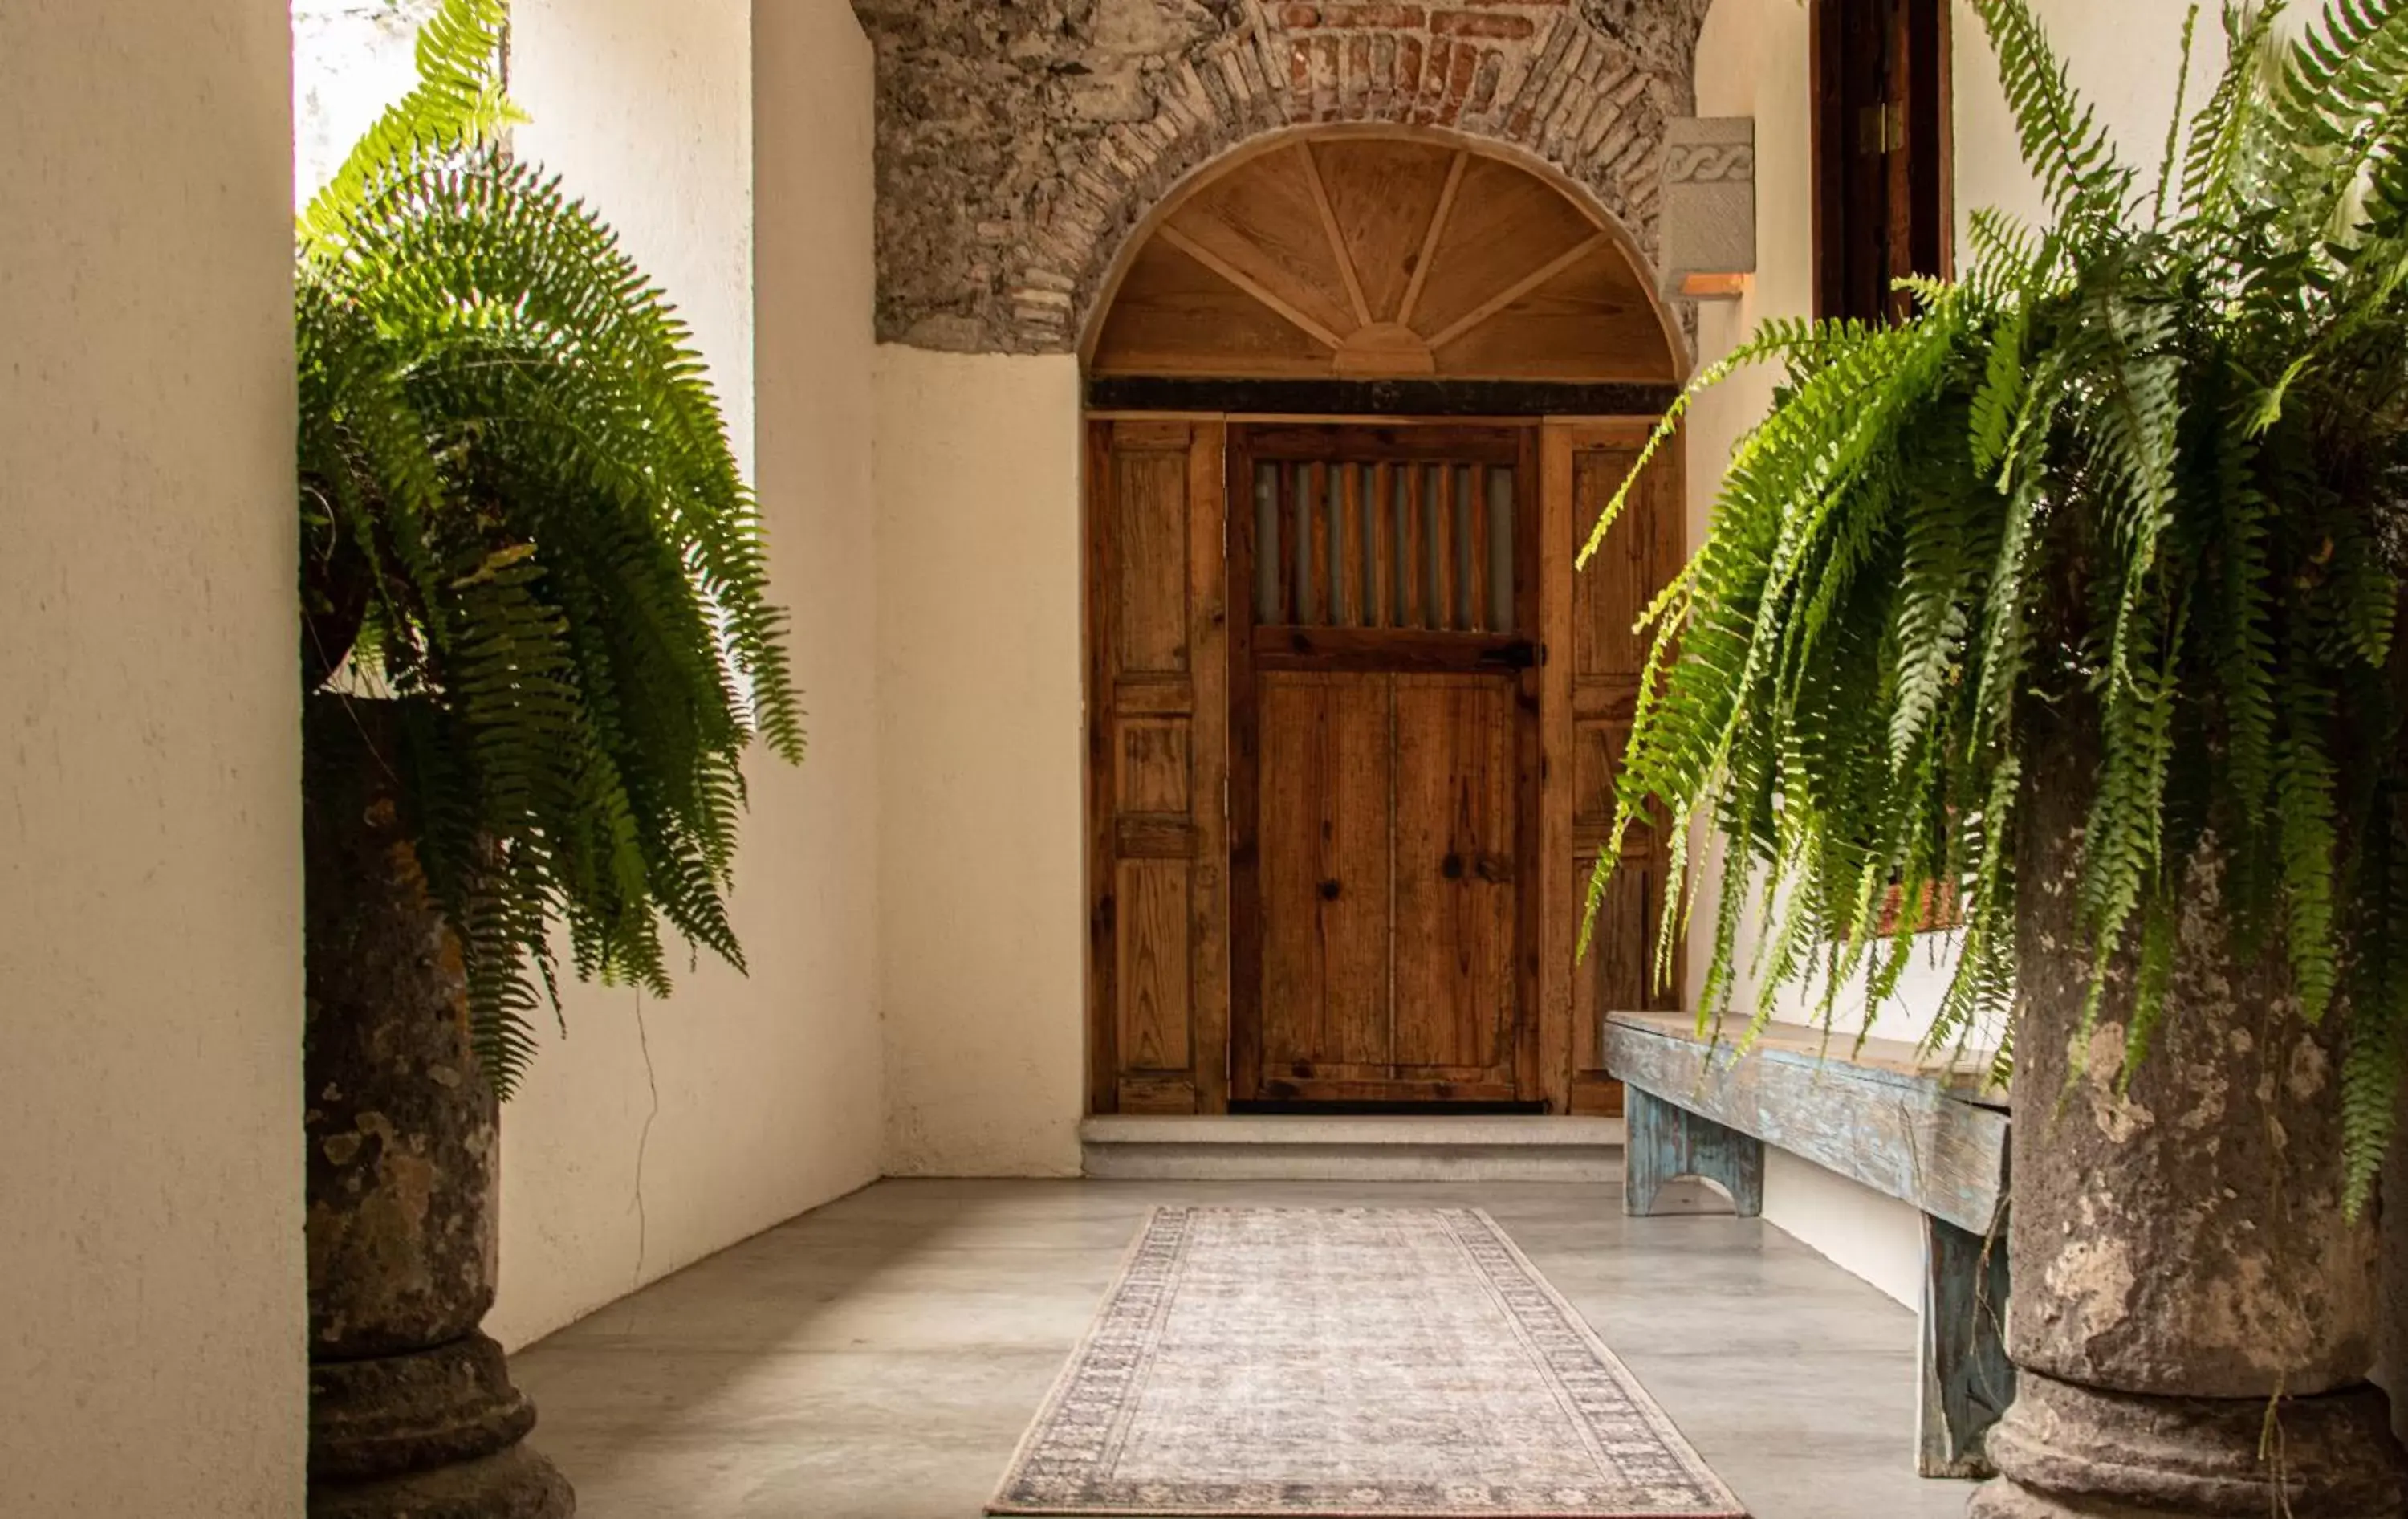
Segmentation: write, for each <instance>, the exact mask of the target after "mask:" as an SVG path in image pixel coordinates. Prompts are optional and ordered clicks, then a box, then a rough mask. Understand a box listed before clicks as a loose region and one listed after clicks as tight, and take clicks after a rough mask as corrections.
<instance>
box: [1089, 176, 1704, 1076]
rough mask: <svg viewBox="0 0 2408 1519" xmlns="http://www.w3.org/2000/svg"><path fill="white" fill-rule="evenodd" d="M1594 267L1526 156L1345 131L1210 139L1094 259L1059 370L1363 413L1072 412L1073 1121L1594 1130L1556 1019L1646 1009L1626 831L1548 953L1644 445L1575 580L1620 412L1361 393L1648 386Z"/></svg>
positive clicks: (1636, 579)
mask: <svg viewBox="0 0 2408 1519" xmlns="http://www.w3.org/2000/svg"><path fill="white" fill-rule="evenodd" d="M1627 249H1628V244H1627V238H1625V237H1624V236H1622V235H1621V234H1620V233H1619V231H1618V230H1617V229H1615V228H1613V226H1611V225H1609V224H1608V223H1606V222H1604V221H1603V220H1602V219H1601V218H1599V217H1598V215H1596V214H1595V213H1594V212H1593V211H1592V210H1591V209H1589V208H1586V207H1585V206H1584V204H1583V203H1582V202H1580V201H1579V200H1578V199H1577V198H1575V197H1574V196H1572V195H1570V194H1569V193H1566V189H1565V187H1564V186H1563V185H1561V184H1558V183H1555V182H1553V181H1551V180H1549V179H1547V178H1545V177H1544V175H1543V174H1541V173H1537V172H1533V171H1532V170H1531V169H1529V168H1527V167H1526V166H1522V165H1516V164H1514V163H1511V162H1507V161H1505V160H1503V159H1501V158H1498V157H1497V156H1495V155H1493V154H1491V153H1488V152H1485V151H1484V150H1478V149H1475V148H1472V147H1469V146H1467V145H1465V144H1462V143H1460V142H1456V141H1453V140H1444V139H1441V138H1437V137H1435V136H1432V135H1430V134H1416V133H1401V132H1381V133H1375V134H1366V133H1361V132H1353V133H1343V134H1340V135H1337V136H1329V137H1326V138H1317V137H1312V138H1292V139H1287V140H1284V141H1282V142H1279V143H1276V144H1273V145H1270V146H1269V147H1267V148H1264V149H1262V150H1251V151H1247V152H1243V153H1241V154H1240V157H1239V160H1238V161H1237V162H1235V163H1234V164H1233V165H1232V166H1230V167H1229V168H1227V169H1226V171H1225V172H1222V173H1219V174H1215V175H1209V176H1206V177H1204V178H1203V179H1200V180H1199V181H1198V182H1197V183H1195V184H1193V185H1191V186H1190V187H1188V188H1187V189H1186V190H1185V191H1184V192H1183V193H1182V194H1181V195H1180V196H1179V197H1178V198H1177V199H1176V200H1175V201H1174V203H1172V204H1171V205H1169V206H1168V207H1166V208H1164V209H1163V210H1162V211H1160V212H1159V213H1157V215H1156V216H1155V217H1154V219H1153V222H1152V223H1151V225H1150V228H1149V229H1148V232H1147V235H1146V236H1143V237H1142V238H1141V239H1140V241H1139V243H1138V246H1137V247H1136V248H1135V250H1134V251H1133V252H1132V253H1131V255H1130V256H1129V259H1128V262H1127V264H1126V265H1125V268H1124V269H1123V270H1122V272H1121V274H1120V277H1119V278H1118V279H1117V282H1116V292H1115V294H1114V295H1113V297H1112V299H1111V302H1110V303H1109V305H1108V307H1107V308H1106V309H1105V310H1104V312H1103V313H1102V315H1101V316H1100V318H1099V319H1098V322H1097V328H1096V331H1095V333H1094V334H1093V337H1092V340H1091V344H1090V347H1089V351H1088V365H1089V373H1090V375H1091V376H1092V377H1096V378H1097V380H1098V381H1099V382H1101V381H1108V380H1152V381H1161V382H1163V383H1160V384H1154V385H1150V386H1145V387H1139V388H1147V389H1154V390H1157V391H1162V392H1165V393H1167V394H1168V393H1185V394H1192V393H1193V392H1194V391H1195V390H1197V388H1198V386H1199V384H1200V386H1201V388H1202V389H1205V390H1214V389H1219V390H1223V391H1226V390H1228V389H1229V387H1227V386H1223V385H1221V384H1220V383H1219V382H1220V381H1222V380H1231V381H1248V380H1254V381H1273V380H1276V381H1283V382H1290V383H1300V384H1302V385H1303V387H1304V388H1307V389H1313V390H1317V391H1318V390H1327V391H1328V392H1329V393H1330V394H1340V395H1345V396H1350V397H1363V398H1366V404H1364V405H1362V406H1347V407H1342V408H1341V407H1334V406H1333V407H1330V408H1321V409H1323V410H1324V411H1326V413H1328V414H1326V415H1321V416H1316V417H1285V418H1283V417H1269V416H1262V415H1252V414H1247V415H1237V414H1235V413H1241V412H1253V411H1256V410H1259V409H1260V408H1258V407H1254V406H1248V405H1246V404H1243V403H1240V402H1235V401H1226V402H1223V403H1221V404H1220V405H1219V406H1217V407H1216V408H1214V409H1213V410H1212V411H1211V412H1210V413H1204V412H1190V413H1183V414H1167V413H1164V412H1160V411H1149V412H1144V413H1136V412H1124V413H1118V414H1097V415H1096V416H1094V417H1093V418H1092V420H1091V422H1090V424H1089V444H1088V450H1087V459H1086V487H1085V494H1086V505H1085V523H1086V535H1087V549H1088V564H1089V572H1088V581H1087V638H1088V724H1089V754H1088V769H1089V777H1088V785H1089V796H1090V827H1091V837H1090V845H1089V872H1088V873H1089V889H1090V909H1091V917H1090V934H1091V940H1092V949H1093V957H1092V962H1091V967H1090V973H1089V987H1090V1001H1091V1024H1090V1041H1089V1049H1090V1082H1089V1085H1090V1104H1091V1106H1092V1108H1093V1110H1094V1111H1097V1112H1154V1113H1172V1112H1177V1113H1189V1112H1219V1111H1226V1109H1227V1108H1228V1107H1229V1106H1230V1104H1231V1103H1232V1102H1233V1101H1234V1102H1236V1103H1239V1104H1250V1103H1254V1104H1269V1105H1297V1104H1307V1103H1334V1104H1340V1105H1345V1104H1364V1103H1380V1104H1394V1103H1404V1104H1413V1105H1426V1104H1440V1105H1454V1106H1464V1105H1489V1104H1510V1105H1514V1106H1519V1107H1526V1108H1529V1109H1533V1110H1538V1109H1543V1110H1544V1111H1555V1112H1567V1111H1589V1112H1610V1111H1619V1097H1620V1093H1619V1089H1618V1088H1616V1087H1615V1086H1614V1085H1613V1082H1611V1081H1610V1080H1609V1079H1608V1078H1607V1076H1606V1073H1605V1072H1604V1070H1603V1068H1602V1063H1601V1057H1600V1055H1599V1053H1598V1042H1599V1041H1598V1020H1599V1016H1600V1014H1601V1013H1602V1012H1603V1011H1604V1010H1607V1009H1609V1008H1613V1007H1646V1006H1655V1005H1658V1004H1659V1003H1660V1001H1661V1000H1662V999H1661V998H1659V997H1658V996H1656V995H1655V994H1654V993H1653V991H1652V981H1651V979H1650V978H1649V976H1648V974H1647V960H1648V954H1649V951H1650V949H1651V947H1652V944H1653V940H1654V926H1655V924H1656V922H1657V921H1658V914H1659V913H1660V911H1661V908H1662V904H1661V901H1660V897H1661V895H1662V887H1663V868H1662V866H1663V858H1662V855H1663V851H1662V841H1661V840H1660V839H1658V838H1654V837H1644V838H1638V839H1634V840H1632V841H1631V843H1630V858H1629V859H1628V860H1627V862H1626V869H1625V870H1624V871H1623V873H1622V874H1621V876H1620V877H1619V878H1618V880H1617V881H1616V883H1615V886H1614V889H1613V892H1612V893H1611V894H1610V895H1609V896H1608V898H1607V900H1606V902H1605V904H1604V910H1603V912H1602V914H1601V917H1600V922H1599V928H1598V940H1597V948H1596V951H1595V952H1594V953H1592V954H1591V955H1590V957H1589V958H1588V959H1587V960H1586V961H1585V962H1578V961H1576V959H1575V955H1574V947H1575V945H1576V943H1577V940H1578V938H1579V932H1580V915H1581V910H1582V905H1583V901H1584V887H1585V882H1586V880H1587V872H1588V867H1589V864H1590V862H1592V861H1593V860H1594V858H1595V855H1596V852H1597V851H1598V849H1599V848H1600V847H1602V845H1603V843H1604V840H1605V837H1606V833H1607V826H1608V824H1610V821H1611V818H1612V813H1613V774H1614V770H1615V767H1616V766H1617V765H1618V763H1619V756H1620V752H1621V743H1622V740H1623V738H1625V737H1627V730H1628V724H1629V721H1630V716H1631V711H1632V708H1633V705H1634V704H1635V701H1636V697H1637V692H1638V689H1639V681H1640V668H1641V658H1642V656H1643V652H1644V651H1643V649H1641V647H1640V646H1639V645H1638V643H1637V641H1636V640H1635V639H1634V638H1633V637H1632V636H1631V634H1630V624H1631V623H1633V622H1635V621H1636V619H1637V618H1638V616H1639V614H1640V612H1641V610H1642V609H1643V608H1644V607H1645V605H1646V603H1647V602H1648V601H1649V600H1650V599H1651V598H1652V596H1653V595H1654V593H1655V590H1656V587H1658V586H1660V585H1661V584H1662V583H1663V581H1664V580H1665V578H1667V577H1668V576H1669V575H1670V573H1671V572H1672V570H1673V568H1674V567H1675V565H1676V563H1677V560H1678V557H1679V552H1680V547H1681V537H1682V527H1681V519H1682V500H1681V489H1680V476H1679V468H1678V462H1677V459H1667V460H1666V461H1665V462H1664V463H1663V464H1660V465H1658V466H1656V478H1655V479H1654V480H1649V481H1647V482H1645V485H1644V488H1643V489H1642V490H1641V494H1640V498H1639V501H1638V503H1637V506H1636V509H1634V511H1633V512H1632V514H1631V517H1630V520H1629V521H1628V523H1627V524H1626V525H1625V526H1624V527H1623V528H1621V529H1620V530H1619V531H1618V532H1617V533H1616V535H1615V537H1614V540H1613V542H1612V543H1611V544H1609V546H1608V548H1607V551H1606V553H1605V554H1604V556H1603V560H1602V562H1601V563H1600V564H1599V565H1598V566H1595V567H1593V568H1592V569H1591V571H1590V572H1589V573H1588V574H1586V575H1584V576H1580V577H1578V578H1577V579H1576V578H1575V577H1574V575H1573V573H1572V568H1571V563H1572V556H1573V552H1574V550H1575V548H1576V546H1577V543H1578V541H1579V539H1580V538H1581V537H1584V535H1585V533H1586V531H1587V529H1588V526H1589V524H1590V523H1592V522H1593V521H1594V520H1595V516H1596V513H1597V510H1598V508H1600V507H1601V506H1602V505H1603V503H1604V501H1605V500H1606V499H1607V497H1608V496H1610V495H1611V494H1612V492H1613V490H1614V489H1615V488H1616V487H1618V485H1619V484H1620V482H1621V480H1622V479H1623V478H1624V477H1626V476H1627V474H1628V472H1629V469H1630V467H1631V466H1632V464H1633V463H1634V462H1635V460H1636V456H1637V450H1638V446H1639V444H1640V443H1641V441H1643V438H1644V436H1645V431H1646V425H1647V423H1646V422H1645V421H1644V420H1641V419H1635V418H1634V419H1625V420H1622V421H1618V422H1609V423H1597V422H1584V423H1556V422H1542V420H1541V419H1542V416H1543V414H1544V411H1543V408H1538V407H1529V406H1524V407H1522V408H1519V409H1518V410H1517V412H1516V413H1515V414H1512V415H1506V416H1495V415H1491V416H1489V417H1488V418H1487V419H1486V420H1484V421H1479V422H1454V423H1448V422H1440V421H1436V420H1433V419H1434V416H1435V415H1436V414H1437V413H1438V412H1440V411H1441V410H1445V409H1459V408H1441V407H1436V406H1431V407H1426V408H1423V412H1424V414H1422V415H1417V416H1416V415H1397V414H1396V413H1398V411H1400V410H1406V409H1409V408H1407V406H1406V403H1405V402H1403V401H1400V400H1399V399H1398V397H1399V396H1423V397H1428V396H1431V395H1434V394H1438V392H1439V391H1441V390H1443V388H1444V387H1446V386H1449V385H1459V386H1464V387H1478V394H1480V395H1481V396H1482V397H1484V398H1485V397H1488V396H1492V395H1495V394H1500V393H1501V392H1503V391H1507V390H1510V391H1512V393H1513V394H1517V395H1518V394H1525V393H1527V392H1532V391H1538V392H1541V393H1544V394H1548V395H1571V394H1575V390H1574V388H1575V387H1582V388H1584V389H1581V390H1579V391H1578V394H1582V395H1584V396H1595V395H1598V394H1604V393H1605V392H1606V391H1607V390H1609V389H1611V388H1613V387H1618V386H1629V385H1634V384H1635V385H1642V386H1663V385H1667V384H1669V383H1670V382H1671V381H1673V380H1676V379H1677V378H1678V372H1677V371H1678V361H1677V360H1676V358H1675V356H1674V355H1675V344H1674V342H1673V340H1672V338H1671V337H1670V334H1669V329H1668V328H1667V327H1666V325H1665V324H1664V322H1663V320H1662V317H1661V315H1660V313H1659V312H1658V310H1657V308H1656V306H1655V304H1654V302H1653V299H1652V297H1651V295H1650V294H1649V290H1650V281H1649V279H1648V277H1647V276H1646V274H1645V272H1644V271H1643V269H1642V268H1641V265H1639V264H1638V263H1637V262H1636V261H1635V260H1634V259H1633V258H1632V257H1631V256H1630V254H1629V252H1628V251H1627ZM1170 381H1180V382H1181V383H1179V384H1170V383H1168V382H1170ZM1500 382H1504V383H1503V384H1501V385H1500ZM1349 387H1353V388H1352V389H1349ZM1365 387H1371V388H1369V389H1366V388H1365ZM1416 387H1421V389H1416ZM1549 387H1554V389H1552V390H1550V389H1549ZM1432 388H1436V389H1432ZM1465 394H1469V391H1467V392H1466V393H1465ZM1456 399H1457V400H1459V399H1460V396H1457V397H1456ZM1173 404H1175V405H1178V406H1181V407H1192V406H1195V405H1197V403H1196V402H1195V401H1193V400H1192V399H1182V400H1180V401H1178V402H1175V403H1173ZM1279 409H1281V410H1283V411H1286V410H1296V409H1302V408H1299V407H1297V406H1292V405H1287V404H1284V403H1283V404H1282V405H1281V407H1280V408H1279ZM1578 409H1596V407H1595V406H1589V407H1585V408H1578ZM1366 411H1378V412H1380V413H1382V414H1383V416H1382V419H1381V420H1372V419H1369V418H1368V417H1366V416H1364V415H1363V413H1364V412H1366ZM1224 412H1226V413H1232V414H1230V415H1224V414H1223V413H1224Z"/></svg>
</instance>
